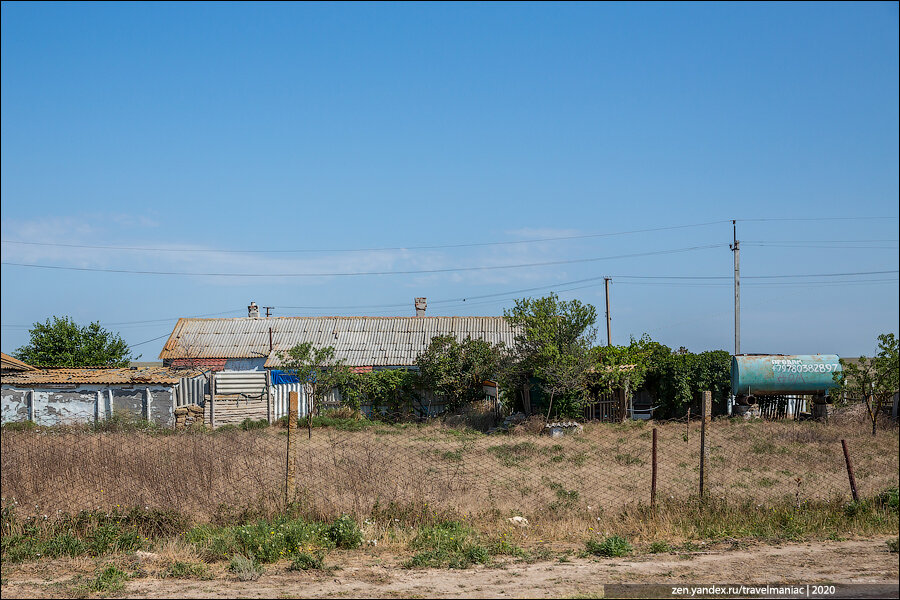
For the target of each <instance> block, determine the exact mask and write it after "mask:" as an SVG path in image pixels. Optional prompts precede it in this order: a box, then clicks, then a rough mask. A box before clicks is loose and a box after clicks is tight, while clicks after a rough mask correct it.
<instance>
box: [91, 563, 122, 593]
mask: <svg viewBox="0 0 900 600" xmlns="http://www.w3.org/2000/svg"><path fill="white" fill-rule="evenodd" d="M129 579H131V577H129V575H128V573H126V572H125V571H123V570H122V569H120V568H118V567H117V566H115V565H107V566H106V567H105V568H104V569H103V570H101V571H99V572H98V573H97V574H96V575H95V576H94V578H93V579H91V580H90V581H88V582H87V583H85V584H82V585H81V586H79V587H78V589H79V591H87V592H93V593H97V594H112V593H115V592H118V591H119V590H121V589H122V588H123V587H125V582H126V581H128V580H129ZM79 595H81V594H79Z"/></svg>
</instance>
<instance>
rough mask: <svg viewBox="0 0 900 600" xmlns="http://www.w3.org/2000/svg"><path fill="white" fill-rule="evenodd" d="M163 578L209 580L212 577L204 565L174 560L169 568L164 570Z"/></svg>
mask: <svg viewBox="0 0 900 600" xmlns="http://www.w3.org/2000/svg"><path fill="white" fill-rule="evenodd" d="M163 577H168V578H172V579H211V578H212V576H211V575H210V573H209V570H208V569H207V568H206V565H204V564H201V563H191V562H183V561H180V560H176V561H175V562H174V563H173V564H172V566H171V567H169V568H168V569H166V572H165V573H163Z"/></svg>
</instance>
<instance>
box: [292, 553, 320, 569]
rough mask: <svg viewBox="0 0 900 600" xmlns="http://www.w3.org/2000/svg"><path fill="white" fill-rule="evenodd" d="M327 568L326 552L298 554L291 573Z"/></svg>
mask: <svg viewBox="0 0 900 600" xmlns="http://www.w3.org/2000/svg"><path fill="white" fill-rule="evenodd" d="M324 568H325V553H324V552H316V553H311V552H298V553H297V554H295V555H294V560H293V561H291V566H290V569H291V571H310V570H322V569H324Z"/></svg>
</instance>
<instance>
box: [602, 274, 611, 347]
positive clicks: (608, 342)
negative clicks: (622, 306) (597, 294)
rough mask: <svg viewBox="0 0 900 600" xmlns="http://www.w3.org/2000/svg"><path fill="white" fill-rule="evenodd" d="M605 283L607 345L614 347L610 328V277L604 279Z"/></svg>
mask: <svg viewBox="0 0 900 600" xmlns="http://www.w3.org/2000/svg"><path fill="white" fill-rule="evenodd" d="M603 282H604V283H605V284H606V345H607V346H612V334H611V333H610V327H609V277H604V278H603Z"/></svg>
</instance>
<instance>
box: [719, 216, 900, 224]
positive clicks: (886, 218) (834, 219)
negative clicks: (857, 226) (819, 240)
mask: <svg viewBox="0 0 900 600" xmlns="http://www.w3.org/2000/svg"><path fill="white" fill-rule="evenodd" d="M898 218H900V217H897V216H883V217H765V218H760V219H735V220H736V221H737V222H738V223H741V222H744V223H749V222H761V221H881V220H888V219H898Z"/></svg>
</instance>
